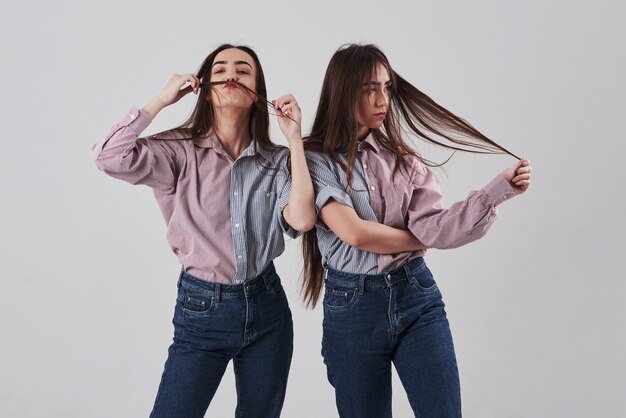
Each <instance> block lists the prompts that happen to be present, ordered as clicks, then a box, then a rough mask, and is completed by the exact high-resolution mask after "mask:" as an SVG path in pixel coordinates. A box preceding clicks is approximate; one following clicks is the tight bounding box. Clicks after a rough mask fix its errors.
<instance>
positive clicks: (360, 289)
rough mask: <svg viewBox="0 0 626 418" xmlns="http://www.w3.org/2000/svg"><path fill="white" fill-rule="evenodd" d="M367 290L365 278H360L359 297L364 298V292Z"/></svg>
mask: <svg viewBox="0 0 626 418" xmlns="http://www.w3.org/2000/svg"><path fill="white" fill-rule="evenodd" d="M364 289H365V276H364V275H361V276H360V277H359V296H363V290H364Z"/></svg>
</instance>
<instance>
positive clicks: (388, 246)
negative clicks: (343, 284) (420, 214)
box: [353, 219, 426, 254]
mask: <svg viewBox="0 0 626 418" xmlns="http://www.w3.org/2000/svg"><path fill="white" fill-rule="evenodd" d="M357 225H358V226H357V227H356V237H355V238H354V240H355V241H354V245H353V246H354V247H356V248H358V249H360V250H364V251H369V252H372V253H377V254H397V253H403V252H410V251H418V250H423V249H425V248H426V247H425V246H424V245H423V244H422V243H421V242H420V241H419V240H418V239H417V238H415V236H413V234H411V232H409V231H407V230H404V229H396V228H393V227H391V226H387V225H384V224H380V223H377V222H372V221H365V220H362V219H359V222H357Z"/></svg>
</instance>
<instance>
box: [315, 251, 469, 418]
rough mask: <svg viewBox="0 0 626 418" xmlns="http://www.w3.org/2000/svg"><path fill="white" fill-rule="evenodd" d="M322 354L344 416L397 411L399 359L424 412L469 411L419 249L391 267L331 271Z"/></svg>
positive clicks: (417, 409) (375, 417)
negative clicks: (394, 393)
mask: <svg viewBox="0 0 626 418" xmlns="http://www.w3.org/2000/svg"><path fill="white" fill-rule="evenodd" d="M325 282H326V283H325V288H326V289H325V293H324V324H323V331H324V336H323V340H322V356H323V357H324V362H325V363H326V369H327V372H328V380H329V381H330V383H331V384H332V385H333V386H334V388H335V397H336V401H337V409H338V410H339V415H340V416H341V417H342V418H353V417H354V418H367V417H372V418H387V417H391V363H392V362H393V364H394V365H395V367H396V370H397V372H398V376H399V377H400V380H401V382H402V385H403V386H404V389H405V390H406V393H407V395H408V398H409V402H410V404H411V408H412V409H413V412H414V414H415V416H416V417H420V418H430V417H437V418H444V417H445V418H450V417H460V416H461V393H460V385H459V374H458V369H457V365H456V357H455V354H454V346H453V343H452V335H451V333H450V327H449V324H448V320H447V318H446V312H445V310H444V306H445V305H444V303H443V301H442V299H441V293H440V292H439V289H438V287H437V284H436V283H435V280H434V279H433V276H432V274H431V272H430V270H429V269H428V267H426V263H425V262H424V259H423V258H421V257H419V258H416V259H414V260H411V261H410V262H408V263H407V264H405V265H404V266H402V267H400V268H397V269H395V270H392V271H390V272H388V273H384V274H377V275H359V274H350V273H343V272H339V271H335V270H331V269H327V271H326V280H325Z"/></svg>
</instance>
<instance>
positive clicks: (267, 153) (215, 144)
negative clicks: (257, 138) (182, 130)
mask: <svg viewBox="0 0 626 418" xmlns="http://www.w3.org/2000/svg"><path fill="white" fill-rule="evenodd" d="M193 143H194V144H195V145H196V146H198V147H200V148H215V150H216V151H217V152H219V153H220V154H225V153H226V151H224V147H223V146H222V143H221V142H220V141H219V139H218V138H217V135H215V133H214V132H211V133H209V134H208V135H205V136H201V137H199V138H194V139H193ZM257 151H258V153H259V154H260V155H261V157H263V158H265V159H266V160H267V162H270V163H271V162H272V151H271V150H270V149H267V148H265V147H263V146H262V145H261V144H258V143H257ZM250 156H254V141H250V145H248V147H247V148H246V149H245V150H244V151H243V152H242V153H241V156H240V157H250Z"/></svg>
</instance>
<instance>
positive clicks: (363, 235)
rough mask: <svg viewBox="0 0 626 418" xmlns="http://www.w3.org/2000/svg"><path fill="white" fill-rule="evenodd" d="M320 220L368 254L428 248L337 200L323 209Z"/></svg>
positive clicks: (341, 237)
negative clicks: (362, 217) (361, 216)
mask: <svg viewBox="0 0 626 418" xmlns="http://www.w3.org/2000/svg"><path fill="white" fill-rule="evenodd" d="M320 218H321V220H322V222H324V223H325V224H326V225H327V226H328V227H329V228H330V230H331V231H333V232H334V233H335V234H336V235H337V236H338V237H339V239H341V240H342V241H344V242H345V243H347V244H348V245H350V246H352V247H355V248H358V249H361V250H364V251H369V252H373V253H377V254H397V253H402V252H409V251H417V250H421V249H424V248H425V246H424V245H423V244H422V243H421V242H420V241H419V240H418V239H417V238H415V237H414V236H413V235H412V234H411V233H410V232H409V231H406V230H403V229H397V228H393V227H391V226H388V225H384V224H380V223H378V222H372V221H367V220H363V219H361V218H360V217H359V215H358V214H357V213H356V211H355V210H354V209H353V208H351V207H349V206H346V205H343V204H341V203H339V202H337V201H335V200H333V201H330V202H328V203H327V204H326V205H325V206H324V207H323V208H322V210H321V211H320Z"/></svg>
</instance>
